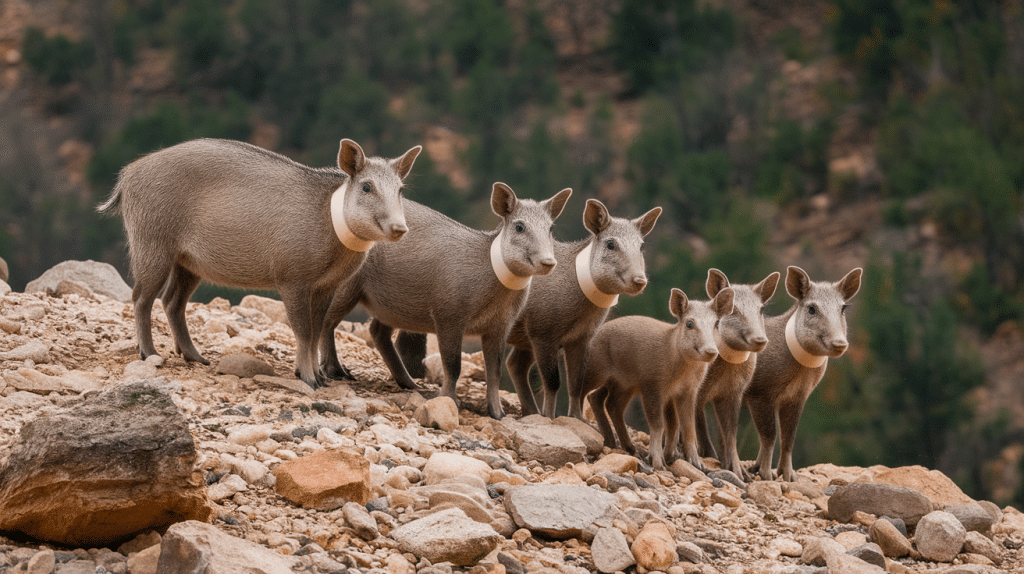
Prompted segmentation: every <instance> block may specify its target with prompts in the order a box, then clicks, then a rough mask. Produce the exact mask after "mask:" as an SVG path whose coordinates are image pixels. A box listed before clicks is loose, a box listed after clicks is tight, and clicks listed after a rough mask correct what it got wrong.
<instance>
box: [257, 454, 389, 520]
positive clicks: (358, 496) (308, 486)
mask: <svg viewBox="0 0 1024 574" xmlns="http://www.w3.org/2000/svg"><path fill="white" fill-rule="evenodd" d="M274 476H275V477H277V484H276V486H275V488H276V490H277V492H278V494H280V495H281V496H283V497H285V498H287V499H288V500H290V501H292V502H294V503H295V504H298V505H300V506H302V507H303V508H314V509H316V510H321V511H328V510H334V509H335V508H339V507H341V506H343V505H344V504H345V503H346V502H358V503H359V504H366V503H367V502H369V500H370V461H368V460H366V459H365V458H364V457H363V456H362V455H360V454H358V453H355V452H350V451H346V450H342V449H337V450H325V451H320V452H316V453H313V454H310V455H307V456H304V457H302V458H297V459H295V460H290V461H287V462H283V463H281V464H280V465H278V467H277V468H276V469H274Z"/></svg>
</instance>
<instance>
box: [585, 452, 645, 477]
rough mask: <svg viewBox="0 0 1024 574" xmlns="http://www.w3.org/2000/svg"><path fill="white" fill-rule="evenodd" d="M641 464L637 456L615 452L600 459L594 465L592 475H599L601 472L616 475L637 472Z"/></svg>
mask: <svg viewBox="0 0 1024 574" xmlns="http://www.w3.org/2000/svg"><path fill="white" fill-rule="evenodd" d="M639 464H640V461H639V460H637V458H636V457H635V456H631V455H628V454H620V453H617V452H613V453H610V454H606V455H604V456H603V457H601V458H600V459H598V460H597V462H595V463H594V464H593V465H592V468H593V472H592V473H591V474H598V473H601V472H611V473H615V474H623V473H626V472H636V470H637V468H638V466H639Z"/></svg>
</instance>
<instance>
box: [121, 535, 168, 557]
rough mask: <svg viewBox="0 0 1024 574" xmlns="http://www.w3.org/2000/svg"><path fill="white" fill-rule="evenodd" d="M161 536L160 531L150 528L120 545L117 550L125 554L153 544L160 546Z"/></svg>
mask: <svg viewBox="0 0 1024 574" xmlns="http://www.w3.org/2000/svg"><path fill="white" fill-rule="evenodd" d="M161 540H163V538H161V536H160V533H159V532H156V531H155V530H150V531H147V532H143V533H142V534H139V535H138V536H136V537H135V538H132V539H131V540H129V541H128V542H125V543H124V544H122V545H121V546H118V548H117V551H118V552H120V553H121V554H124V555H125V556H128V555H129V554H133V553H135V552H142V551H143V550H145V549H147V548H151V547H153V546H159V544H160V541H161Z"/></svg>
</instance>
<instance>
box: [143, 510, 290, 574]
mask: <svg viewBox="0 0 1024 574" xmlns="http://www.w3.org/2000/svg"><path fill="white" fill-rule="evenodd" d="M299 564H300V563H299V561H298V560H296V559H295V558H292V557H289V556H283V555H281V554H279V553H277V552H275V551H273V550H270V549H268V548H267V547H265V546H261V545H259V544H256V543H254V542H250V541H248V540H243V539H241V538H236V537H234V536H231V535H230V534H226V533H224V532H221V531H220V530H219V529H218V528H217V527H215V526H212V525H210V524H204V523H202V522H196V521H194V520H189V521H185V522H179V523H177V524H174V525H172V526H171V527H170V528H168V529H167V532H166V533H165V534H164V537H163V542H162V543H161V545H160V558H159V561H158V562H157V568H156V571H157V572H159V573H160V574H192V573H200V572H205V573H213V572H216V573H217V574H291V573H292V572H293V571H294V569H295V568H296V567H297V566H298V565H299Z"/></svg>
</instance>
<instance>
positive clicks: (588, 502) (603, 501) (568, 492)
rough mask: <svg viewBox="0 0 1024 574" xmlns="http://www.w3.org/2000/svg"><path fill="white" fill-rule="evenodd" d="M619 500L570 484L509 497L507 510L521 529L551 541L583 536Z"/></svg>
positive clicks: (532, 488) (522, 490)
mask: <svg viewBox="0 0 1024 574" xmlns="http://www.w3.org/2000/svg"><path fill="white" fill-rule="evenodd" d="M616 500H617V499H616V498H615V496H614V495H613V494H610V493H608V492H604V491H600V490H596V489H593V488H590V487H586V486H573V485H568V484H539V485H527V486H521V487H518V488H515V489H513V490H512V491H511V492H509V493H507V494H506V495H505V508H506V509H507V510H508V513H509V514H510V515H511V516H512V519H513V520H514V521H515V523H516V524H517V525H519V526H520V527H521V528H527V529H529V530H530V532H534V533H537V534H542V535H544V536H548V537H550V538H574V537H578V536H580V535H581V534H582V533H583V531H584V530H585V529H586V528H587V527H588V526H590V525H591V524H593V522H594V521H595V520H597V519H599V518H601V517H602V516H604V515H606V514H607V513H608V512H609V511H610V510H611V509H612V508H613V507H614V506H615V501H616Z"/></svg>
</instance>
